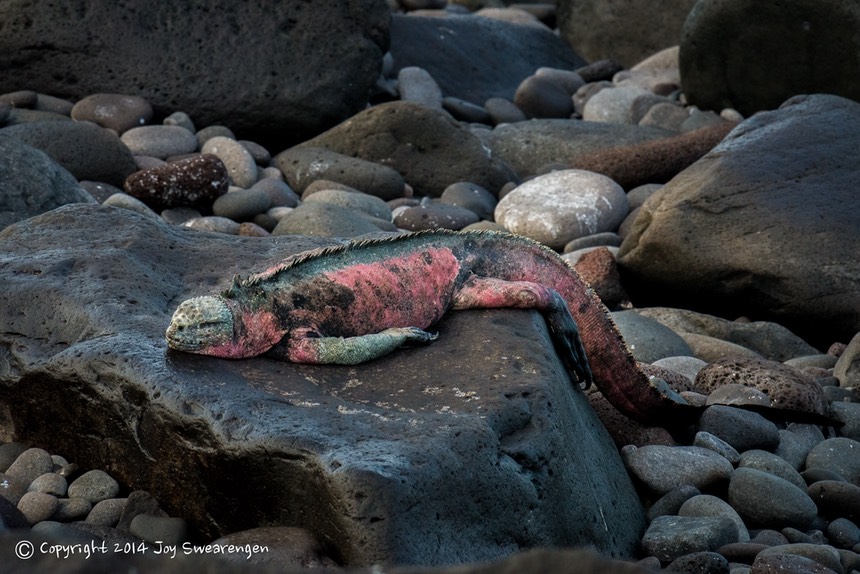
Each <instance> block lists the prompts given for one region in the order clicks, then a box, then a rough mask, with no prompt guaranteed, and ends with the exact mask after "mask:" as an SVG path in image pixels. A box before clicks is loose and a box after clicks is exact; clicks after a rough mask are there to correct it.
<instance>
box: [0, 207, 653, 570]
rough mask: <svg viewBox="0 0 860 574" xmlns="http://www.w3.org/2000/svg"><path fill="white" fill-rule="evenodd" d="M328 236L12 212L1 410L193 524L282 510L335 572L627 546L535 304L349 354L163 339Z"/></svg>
mask: <svg viewBox="0 0 860 574" xmlns="http://www.w3.org/2000/svg"><path fill="white" fill-rule="evenodd" d="M333 242H334V241H333V240H324V239H311V238H297V237H276V238H267V239H258V238H239V237H232V236H221V235H217V234H210V233H205V232H199V231H192V230H186V229H181V228H173V227H169V226H167V225H165V224H161V223H159V222H157V221H153V220H150V219H146V218H143V217H141V216H139V215H137V214H134V213H131V212H128V211H124V210H121V209H117V208H111V207H104V206H94V205H70V206H65V207H61V208H59V209H56V210H54V211H51V212H48V213H46V214H43V215H41V216H39V217H36V218H32V219H29V220H26V221H23V222H20V223H18V224H16V225H13V226H10V227H9V228H7V229H6V230H4V231H3V232H2V233H0V245H2V246H3V249H2V252H0V324H2V325H3V328H2V329H0V407H2V410H4V411H6V416H7V417H8V418H9V419H10V420H11V421H12V423H13V426H14V428H13V432H14V434H15V438H16V439H18V440H21V441H24V442H27V443H29V444H33V445H35V446H40V447H43V448H46V449H48V450H49V451H51V452H62V453H63V454H64V455H67V456H68V457H69V458H71V459H73V460H75V461H76V462H78V463H79V464H81V465H82V466H84V467H90V468H102V469H105V470H106V471H107V472H109V473H110V474H111V475H113V476H114V477H116V478H117V479H118V480H119V481H120V482H121V483H123V484H124V485H127V486H128V487H130V488H133V489H144V490H148V491H150V492H151V493H152V494H153V495H154V496H155V497H156V498H157V499H158V500H159V501H160V502H161V504H162V506H163V507H164V508H165V509H166V510H168V511H169V512H170V513H171V515H174V516H183V517H185V518H186V519H187V520H188V521H189V523H190V524H191V526H192V530H193V532H194V534H195V536H196V537H197V538H198V539H200V540H206V539H210V538H214V537H217V536H220V535H223V534H226V533H229V532H234V531H237V530H242V529H246V528H251V527H256V526H265V525H288V526H299V527H303V528H306V529H308V530H311V531H313V532H314V533H315V534H317V535H318V536H319V537H320V538H321V539H323V540H324V541H325V542H326V543H327V544H328V545H329V546H330V547H331V548H332V550H333V552H334V554H335V557H336V558H337V559H338V560H339V561H340V562H341V563H342V564H344V565H350V566H357V565H367V564H374V563H384V564H404V565H408V564H421V565H443V564H455V563H463V562H473V561H479V560H487V559H492V558H495V557H499V556H504V555H508V554H512V553H514V552H517V551H520V550H523V549H527V548H531V547H536V546H590V547H592V548H595V549H597V550H598V551H601V552H603V553H607V554H611V555H615V556H631V555H632V554H633V551H634V549H635V546H636V543H637V540H638V538H639V535H640V534H641V531H642V529H643V528H644V517H643V513H642V509H641V506H640V503H639V501H638V498H637V496H636V494H635V492H634V489H633V486H632V484H631V482H630V479H629V478H628V476H627V474H626V472H625V470H624V468H623V466H622V464H621V462H620V458H619V456H618V453H617V451H616V449H615V448H614V446H613V444H612V442H611V440H610V439H609V437H608V435H607V433H606V432H605V430H604V429H603V427H602V425H601V424H600V422H599V420H598V419H597V417H596V416H595V415H594V413H593V411H592V410H591V409H590V407H589V406H588V401H587V400H586V399H585V397H584V396H583V394H582V393H581V392H580V391H579V390H578V389H576V388H574V387H573V386H572V385H571V383H570V380H569V378H568V377H567V375H566V373H565V372H564V370H563V367H562V366H561V364H560V362H559V360H558V358H557V357H556V355H555V353H554V352H553V350H552V344H551V342H550V340H549V337H548V334H547V331H546V327H545V325H544V323H543V319H542V318H541V317H540V315H538V314H537V313H534V312H529V311H513V310H501V311H470V312H456V313H451V314H449V316H448V317H446V318H445V319H444V320H443V321H442V322H441V323H440V324H439V325H438V329H439V331H440V337H439V340H438V341H437V342H435V343H433V344H432V345H429V346H427V347H420V348H409V349H402V350H400V351H398V352H396V353H393V354H392V355H389V356H387V357H384V358H382V359H380V360H377V361H374V362H371V363H367V364H364V365H360V366H356V367H339V366H324V367H321V366H307V365H294V364H290V363H284V362H280V361H275V360H271V359H268V358H255V359H249V360H243V361H227V360H222V359H216V358H211V357H201V356H194V355H187V354H183V353H176V352H172V351H168V350H167V348H166V344H165V342H164V338H163V333H164V329H165V328H166V326H167V323H168V322H169V318H170V314H171V312H172V311H173V309H174V308H175V307H176V305H177V304H178V303H179V302H180V301H181V300H183V299H185V298H186V297H189V296H194V295H197V294H202V293H209V292H213V291H218V290H220V289H222V288H223V287H225V286H226V285H227V283H228V282H229V281H230V280H231V278H232V276H233V274H234V273H241V274H244V273H247V272H249V271H252V270H257V269H261V268H263V267H264V266H266V265H267V264H268V263H270V262H272V261H275V260H278V259H281V258H284V257H286V256H288V255H290V254H292V253H295V252H298V251H303V250H305V249H308V248H312V247H316V246H320V245H325V244H331V243H333Z"/></svg>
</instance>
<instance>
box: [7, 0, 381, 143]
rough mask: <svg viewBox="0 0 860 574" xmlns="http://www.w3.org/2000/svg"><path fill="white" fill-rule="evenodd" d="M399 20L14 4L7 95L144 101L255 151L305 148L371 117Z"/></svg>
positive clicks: (340, 2)
mask: <svg viewBox="0 0 860 574" xmlns="http://www.w3.org/2000/svg"><path fill="white" fill-rule="evenodd" d="M389 19H390V11H389V8H388V5H387V4H386V3H385V2H383V1H381V0H315V1H314V2H313V3H308V2H306V1H304V0H287V1H283V2H269V3H262V4H260V3H250V4H244V3H236V2H232V1H229V0H210V1H207V2H204V3H192V4H177V3H175V2H170V1H167V0H158V1H143V0H132V1H130V2H121V3H120V2H110V1H108V0H93V1H91V0H74V1H72V2H62V3H57V2H52V1H50V0H36V1H34V2H22V3H10V4H6V5H4V8H3V11H2V14H0V28H2V29H3V35H2V37H0V68H2V69H3V70H4V71H5V73H4V74H3V75H2V77H0V93H4V92H11V91H13V90H18V89H20V88H21V87H22V86H26V87H27V88H28V89H31V90H35V91H37V92H43V93H48V94H54V95H58V96H63V97H67V98H69V99H71V100H77V99H80V98H82V97H84V96H88V95H90V94H94V93H98V92H116V93H121V94H136V95H139V96H142V97H144V98H146V99H147V100H148V101H149V102H150V103H151V104H152V106H153V108H155V112H156V115H160V116H165V115H167V114H170V113H172V112H175V111H177V110H182V111H184V112H187V113H188V114H189V115H190V116H191V117H192V118H193V120H194V122H195V123H197V124H198V125H201V126H205V125H211V124H217V123H223V124H226V125H229V126H230V127H231V129H233V130H234V131H235V132H236V133H237V134H240V135H241V136H242V137H246V138H248V139H251V140H254V141H258V140H260V139H263V140H265V139H277V140H278V141H284V140H289V139H295V140H301V139H304V138H305V137H308V136H310V135H313V134H315V133H319V132H320V131H322V130H324V129H326V128H328V127H330V126H332V125H334V124H336V123H337V122H338V121H341V120H343V119H345V118H347V117H349V116H351V115H352V114H354V113H355V112H357V111H359V110H360V109H362V108H363V107H364V106H365V104H366V103H367V96H368V93H369V90H370V88H371V87H372V86H373V84H374V82H376V80H377V78H378V77H379V72H380V69H381V64H382V55H383V53H384V52H385V50H386V49H387V46H388V30H389ZM46 38H50V41H45V39H46ZM23 54H26V57H22V55H23Z"/></svg>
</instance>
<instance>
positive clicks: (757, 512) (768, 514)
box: [728, 468, 818, 529]
mask: <svg viewBox="0 0 860 574" xmlns="http://www.w3.org/2000/svg"><path fill="white" fill-rule="evenodd" d="M728 501H729V504H731V505H732V507H733V508H734V509H735V510H737V512H738V514H740V515H741V517H742V518H743V519H744V521H745V522H746V523H747V524H749V525H750V526H752V527H768V526H777V527H783V526H786V525H789V526H795V527H797V528H801V529H802V528H806V527H807V526H809V524H810V523H811V522H812V520H813V519H814V518H815V515H816V514H817V512H818V509H817V508H816V506H815V503H814V502H813V501H812V499H811V498H810V497H809V495H808V494H806V492H805V491H804V490H801V489H800V488H798V487H796V486H795V485H793V484H792V483H790V482H788V481H787V480H785V479H784V478H780V477H778V476H776V475H773V474H770V473H767V472H762V471H760V470H756V469H754V468H738V469H736V470H735V471H734V472H733V473H732V475H731V479H730V480H729V490H728Z"/></svg>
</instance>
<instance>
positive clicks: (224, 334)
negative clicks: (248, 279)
mask: <svg viewBox="0 0 860 574" xmlns="http://www.w3.org/2000/svg"><path fill="white" fill-rule="evenodd" d="M165 338H166V339H167V345H168V347H170V348H171V349H175V350H177V351H185V352H189V353H194V352H201V351H205V350H206V349H209V348H211V347H213V346H219V345H224V344H225V343H230V342H231V341H232V339H233V314H232V313H231V312H230V309H229V308H228V307H227V305H226V303H225V302H224V301H223V300H221V299H220V298H218V297H195V298H193V299H189V300H187V301H185V302H183V303H182V304H181V305H179V307H178V308H177V309H176V311H175V312H174V313H173V318H172V319H171V320H170V325H169V326H168V327H167V332H166V333H165Z"/></svg>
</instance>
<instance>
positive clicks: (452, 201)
mask: <svg viewBox="0 0 860 574" xmlns="http://www.w3.org/2000/svg"><path fill="white" fill-rule="evenodd" d="M439 199H440V201H441V202H442V203H446V204H448V205H456V206H457V207H462V208H464V209H468V210H469V211H471V212H473V213H475V214H476V215H477V216H478V217H479V218H480V219H488V220H490V221H492V219H493V212H494V211H495V209H496V204H497V203H498V201H497V200H496V198H495V196H493V194H492V193H490V192H489V191H487V190H486V189H484V188H483V187H481V186H480V185H478V184H476V183H471V182H468V181H459V182H457V183H452V184H451V185H449V186H448V187H446V188H445V191H443V192H442V196H441V197H440V198H439Z"/></svg>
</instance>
